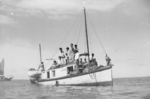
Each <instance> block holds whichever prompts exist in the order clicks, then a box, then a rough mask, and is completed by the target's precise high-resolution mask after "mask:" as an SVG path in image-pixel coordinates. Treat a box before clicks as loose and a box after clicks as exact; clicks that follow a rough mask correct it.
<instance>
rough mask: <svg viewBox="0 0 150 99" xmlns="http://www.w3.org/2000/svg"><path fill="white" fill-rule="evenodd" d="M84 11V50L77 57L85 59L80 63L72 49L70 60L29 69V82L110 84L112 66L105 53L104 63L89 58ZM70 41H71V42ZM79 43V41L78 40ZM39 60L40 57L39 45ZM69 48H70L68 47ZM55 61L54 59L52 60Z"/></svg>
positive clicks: (43, 83)
mask: <svg viewBox="0 0 150 99" xmlns="http://www.w3.org/2000/svg"><path fill="white" fill-rule="evenodd" d="M83 11H84V23H85V38H86V47H87V48H86V52H83V53H80V54H79V59H80V57H81V56H84V57H85V58H86V59H87V61H84V62H83V63H80V62H79V61H76V58H75V57H76V55H77V52H75V51H73V53H74V55H75V57H74V59H73V60H72V61H67V62H66V63H65V64H56V65H55V66H51V68H50V69H48V70H45V69H44V65H43V64H41V66H42V68H43V69H42V70H35V69H34V68H31V69H29V71H28V76H29V79H30V81H31V83H34V84H40V85H59V86H112V85H113V77H112V67H113V65H112V64H111V63H110V61H111V60H110V58H109V57H108V55H107V54H106V61H107V64H106V65H98V64H97V61H96V59H93V60H92V59H90V54H91V53H90V51H89V41H88V38H89V37H88V32H87V22H86V9H85V8H84V9H83ZM71 43H72V42H71ZM79 43H81V42H79ZM39 48H40V61H41V63H42V58H41V45H40V46H39ZM70 50H71V49H70ZM54 62H55V63H56V61H54Z"/></svg>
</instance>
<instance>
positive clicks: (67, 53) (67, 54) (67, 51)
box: [65, 47, 69, 64]
mask: <svg viewBox="0 0 150 99" xmlns="http://www.w3.org/2000/svg"><path fill="white" fill-rule="evenodd" d="M65 55H66V57H65V60H66V64H67V63H68V62H69V47H67V48H66V53H65Z"/></svg>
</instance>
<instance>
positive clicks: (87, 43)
mask: <svg viewBox="0 0 150 99" xmlns="http://www.w3.org/2000/svg"><path fill="white" fill-rule="evenodd" d="M84 18H85V34H86V45H87V53H88V62H89V61H90V58H89V41H88V31H87V22H86V9H85V7H84Z"/></svg>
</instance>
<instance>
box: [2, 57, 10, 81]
mask: <svg viewBox="0 0 150 99" xmlns="http://www.w3.org/2000/svg"><path fill="white" fill-rule="evenodd" d="M12 79H13V76H4V59H2V61H1V63H0V81H11V80H12Z"/></svg>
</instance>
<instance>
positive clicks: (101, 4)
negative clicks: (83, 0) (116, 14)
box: [86, 0, 124, 11]
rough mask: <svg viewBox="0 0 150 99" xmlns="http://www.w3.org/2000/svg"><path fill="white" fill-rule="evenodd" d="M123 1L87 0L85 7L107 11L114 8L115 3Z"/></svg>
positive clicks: (122, 0)
mask: <svg viewBox="0 0 150 99" xmlns="http://www.w3.org/2000/svg"><path fill="white" fill-rule="evenodd" d="M122 2H124V0H91V1H89V2H87V4H86V5H87V7H89V8H90V9H94V10H99V11H109V10H112V9H113V8H115V7H116V6H117V5H119V4H121V3H122Z"/></svg>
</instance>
